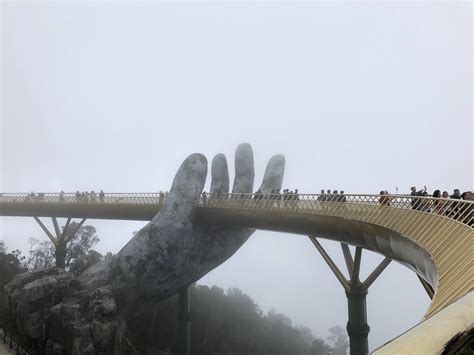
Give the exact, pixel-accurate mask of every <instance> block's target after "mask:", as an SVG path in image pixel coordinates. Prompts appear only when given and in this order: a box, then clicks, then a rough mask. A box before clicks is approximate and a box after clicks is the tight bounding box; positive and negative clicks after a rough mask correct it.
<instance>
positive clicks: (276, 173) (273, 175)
mask: <svg viewBox="0 0 474 355" xmlns="http://www.w3.org/2000/svg"><path fill="white" fill-rule="evenodd" d="M284 173H285V157H284V156H283V155H281V154H277V155H274V156H273V157H272V158H271V159H270V160H269V161H268V164H267V168H266V169H265V175H264V177H263V181H262V186H260V191H262V193H271V192H272V190H274V191H277V190H280V189H281V185H282V183H283V175H284Z"/></svg>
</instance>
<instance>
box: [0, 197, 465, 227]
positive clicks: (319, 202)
mask: <svg viewBox="0 0 474 355" xmlns="http://www.w3.org/2000/svg"><path fill="white" fill-rule="evenodd" d="M166 197H167V193H151V192H150V193H107V194H103V195H102V194H98V193H97V194H88V195H81V194H75V193H59V194H58V193H39V194H38V193H37V194H27V193H0V203H2V204H3V203H6V204H8V203H25V204H61V203H64V204H79V205H96V204H104V205H117V204H123V205H143V204H147V205H157V206H158V207H159V206H160V205H162V204H163V203H164V202H165V200H166ZM200 205H201V206H206V207H218V208H244V209H256V210H279V211H290V212H291V211H294V212H305V211H306V212H309V213H311V212H312V213H318V214H325V215H335V216H341V217H345V218H352V217H355V216H356V215H358V214H361V213H363V214H365V215H366V216H367V214H370V213H377V214H380V213H384V212H388V211H390V210H393V208H396V209H405V210H415V211H418V212H424V213H431V214H436V215H439V216H443V217H446V218H450V219H454V220H456V221H458V222H461V223H464V224H467V225H469V226H471V227H472V226H473V224H474V201H469V200H459V199H452V198H448V199H445V198H433V197H423V196H409V195H361V194H348V195H346V194H344V195H322V194H253V193H221V194H219V193H213V194H211V193H203V194H202V195H201V201H200ZM374 207H377V208H374ZM380 207H383V208H380Z"/></svg>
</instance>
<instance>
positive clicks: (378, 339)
mask: <svg viewBox="0 0 474 355" xmlns="http://www.w3.org/2000/svg"><path fill="white" fill-rule="evenodd" d="M0 9H1V12H2V13H1V20H0V21H1V31H2V34H1V57H0V58H1V80H0V81H1V111H0V114H1V120H0V130H1V135H0V137H1V138H0V139H1V145H0V147H1V148H0V149H1V159H0V163H1V167H0V169H1V170H0V171H1V174H0V179H1V180H0V183H1V188H0V190H1V191H3V192H30V191H35V192H40V191H41V192H59V191H60V190H64V191H70V192H73V191H76V190H81V191H82V190H95V191H98V190H100V189H104V191H105V192H157V191H159V190H168V189H169V187H170V184H171V181H172V179H173V177H174V173H175V171H176V169H177V168H178V167H179V165H180V164H181V162H182V161H183V159H184V158H186V156H188V155H189V154H191V153H194V152H200V153H204V154H205V155H206V156H207V158H208V161H211V160H212V157H213V155H215V154H217V153H225V154H226V155H227V158H228V161H229V167H230V170H231V172H230V173H231V176H233V158H234V150H235V148H236V146H237V145H238V144H239V143H241V142H249V143H251V144H252V146H253V149H254V155H255V163H256V182H255V186H259V184H260V181H261V179H262V176H263V172H264V170H265V164H266V162H267V161H268V159H269V158H270V157H271V156H272V155H273V154H277V153H281V154H284V155H285V157H286V161H287V165H286V173H285V179H284V188H289V189H295V188H298V189H299V191H300V192H301V193H318V192H319V190H320V189H321V188H324V189H327V188H330V189H339V190H340V189H343V190H345V192H346V193H378V192H379V191H380V190H388V191H389V192H392V193H395V189H396V187H398V188H399V192H400V193H408V192H409V188H410V186H413V185H416V186H418V187H420V188H421V187H422V186H423V185H426V186H427V187H428V189H429V191H430V192H432V191H433V190H434V189H438V188H439V189H441V190H444V189H446V190H448V191H449V192H450V193H452V190H453V189H454V188H459V189H461V190H470V189H472V187H473V156H472V155H473V151H472V135H473V126H472V27H471V26H472V10H471V4H470V3H469V2H445V3H429V2H424V3H422V2H417V3H411V2H403V3H401V2H400V3H382V2H377V3H376V2H368V3H342V2H324V3H323V2H318V3H298V4H290V3H265V2H261V3H241V4H236V3H152V2H140V3H138V2H133V3H132V2H130V3H112V2H102V3H93V2H87V3H86V2H83V3H72V2H67V3H59V2H50V3H45V2H43V3H27V2H23V3H14V2H2V3H1V4H0ZM209 184H210V179H208V182H207V185H206V190H209ZM88 222H89V223H90V224H92V225H94V226H96V228H97V234H98V235H99V236H100V237H101V242H100V244H99V245H98V247H97V249H98V250H99V251H101V252H106V251H112V252H117V251H118V250H119V249H120V248H121V246H123V245H124V244H125V243H126V242H127V241H128V240H129V239H130V237H131V235H132V232H133V231H136V230H138V229H139V228H140V227H141V226H143V225H144V223H141V222H140V223H139V222H124V221H96V220H89V221H88ZM0 227H1V235H0V238H1V239H3V240H5V241H6V243H7V244H8V246H9V248H10V249H14V248H20V249H22V250H23V251H24V252H26V251H27V241H28V238H29V237H30V236H36V237H41V238H46V237H45V235H44V234H43V233H42V231H41V229H40V228H39V226H37V225H36V224H35V222H34V221H33V220H32V219H28V218H5V217H1V218H0ZM323 245H324V246H326V247H327V250H328V251H329V253H330V254H331V255H332V256H333V257H334V259H335V260H336V262H337V263H338V264H339V265H340V266H341V268H343V266H344V263H343V258H342V253H341V250H340V246H339V244H337V243H334V242H329V241H328V242H325V241H323ZM381 259H382V257H381V256H379V255H375V254H373V253H369V252H365V251H364V253H363V258H362V260H363V268H362V274H363V275H364V272H365V274H367V273H368V272H370V271H371V269H373V268H374V267H375V266H376V265H377V262H379V261H380V260H381ZM199 283H202V284H208V285H214V284H216V285H218V286H221V287H224V288H228V287H234V286H236V287H239V288H241V289H242V290H243V291H244V292H245V293H247V294H249V295H250V296H251V297H252V298H253V299H254V300H255V301H256V302H257V303H258V304H259V306H260V307H261V308H262V309H264V310H266V311H267V310H269V309H270V308H272V307H273V308H276V309H277V310H278V311H279V312H281V313H283V314H285V315H287V316H289V317H290V318H291V319H292V321H293V322H294V323H296V324H302V325H305V326H308V327H310V328H311V329H312V330H313V332H314V334H315V335H317V336H320V337H326V336H327V329H328V328H329V327H331V326H333V325H335V324H339V325H341V326H343V327H345V324H346V321H347V308H346V299H345V295H344V292H343V289H342V287H341V286H340V285H339V283H338V281H337V280H336V278H335V277H334V276H333V275H332V274H331V272H330V270H329V268H328V267H327V265H326V264H325V263H324V261H323V260H322V259H321V257H320V256H319V255H318V253H317V251H316V250H315V249H314V247H313V246H312V244H311V243H310V242H309V240H308V239H307V238H305V237H303V236H296V235H288V234H281V233H273V232H263V231H257V232H256V233H255V234H254V236H253V237H252V238H251V239H250V240H249V242H247V243H246V244H245V245H244V246H243V247H242V248H241V249H240V250H239V251H238V252H237V253H236V255H234V257H232V258H231V259H230V260H229V261H228V262H226V263H225V264H223V265H221V266H220V267H219V268H217V269H216V270H214V271H212V272H211V273H209V274H208V275H207V276H206V277H204V278H203V279H202V280H200V282H199ZM428 304H429V298H428V296H427V295H426V293H425V291H424V290H423V288H422V287H421V285H420V284H419V281H418V279H417V278H416V275H415V274H414V273H412V272H411V271H409V270H408V269H406V268H404V267H403V266H401V265H399V264H397V263H391V264H390V266H389V267H388V269H387V270H386V271H385V272H384V273H383V274H382V276H381V277H380V279H379V280H377V281H376V282H375V284H374V285H373V286H372V287H371V289H370V291H369V295H368V318H369V319H368V321H369V325H370V326H371V328H372V329H371V333H370V335H369V342H370V346H371V348H374V347H376V346H379V345H381V344H383V343H384V342H386V341H388V340H390V339H392V338H393V337H394V336H396V335H398V334H400V333H401V332H402V331H404V330H406V329H408V328H409V327H411V326H413V325H415V324H416V323H418V322H419V321H420V320H421V318H422V316H423V314H424V312H425V311H426V309H427V306H428Z"/></svg>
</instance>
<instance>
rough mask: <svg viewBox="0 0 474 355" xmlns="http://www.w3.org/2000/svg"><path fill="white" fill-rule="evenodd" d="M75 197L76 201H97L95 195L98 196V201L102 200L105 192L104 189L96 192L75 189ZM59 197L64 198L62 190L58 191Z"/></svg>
mask: <svg viewBox="0 0 474 355" xmlns="http://www.w3.org/2000/svg"><path fill="white" fill-rule="evenodd" d="M75 197H76V201H77V202H97V197H98V198H99V202H104V198H105V193H104V190H100V192H99V193H98V194H97V193H95V192H94V191H91V192H89V191H83V192H79V191H76V194H75ZM59 199H60V200H64V191H61V192H60V193H59Z"/></svg>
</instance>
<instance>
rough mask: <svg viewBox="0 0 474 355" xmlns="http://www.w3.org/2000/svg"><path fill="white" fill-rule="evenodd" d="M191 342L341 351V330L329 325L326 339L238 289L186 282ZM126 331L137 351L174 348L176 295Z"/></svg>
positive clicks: (324, 353) (317, 354)
mask: <svg viewBox="0 0 474 355" xmlns="http://www.w3.org/2000/svg"><path fill="white" fill-rule="evenodd" d="M191 304H192V306H191V321H192V325H191V344H192V349H193V351H192V352H193V354H196V355H199V354H202V355H218V354H219V355H220V354H229V355H232V354H246V355H248V354H255V355H256V354H258V355H261V354H268V355H270V354H276V355H278V354H281V355H283V354H284V355H300V354H301V355H303V354H304V355H306V354H308V355H310V354H311V355H330V354H331V355H345V354H346V349H347V348H348V339H347V336H346V332H345V330H344V329H343V328H341V327H339V326H335V327H332V328H331V329H330V333H331V334H332V335H331V336H330V337H329V338H328V340H329V343H327V342H326V341H325V340H323V339H321V338H315V337H314V336H313V334H312V332H311V330H309V329H308V328H305V327H302V326H295V325H293V324H292V322H291V320H290V319H289V318H288V317H286V316H284V315H282V314H279V313H277V312H276V311H275V310H271V311H270V312H268V313H264V312H262V310H261V309H260V308H259V307H258V306H257V304H255V302H254V301H253V300H252V299H251V298H250V297H249V296H248V295H246V294H244V293H243V292H242V291H240V290H239V289H236V288H233V289H230V290H228V291H227V292H224V290H223V289H221V288H219V287H216V286H214V287H212V288H209V287H207V286H201V285H198V286H193V287H192V288H191ZM127 329H128V336H129V337H130V339H131V340H132V343H133V344H134V345H135V346H136V347H137V348H138V349H139V351H140V353H141V354H157V353H159V351H164V352H169V353H175V352H176V341H177V335H178V297H177V296H174V297H171V298H169V299H168V300H166V301H164V302H161V303H160V304H158V305H157V306H156V307H155V308H154V309H152V310H146V311H143V312H141V313H140V314H138V315H137V317H136V319H135V320H132V321H131V322H129V324H128V326H127Z"/></svg>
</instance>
